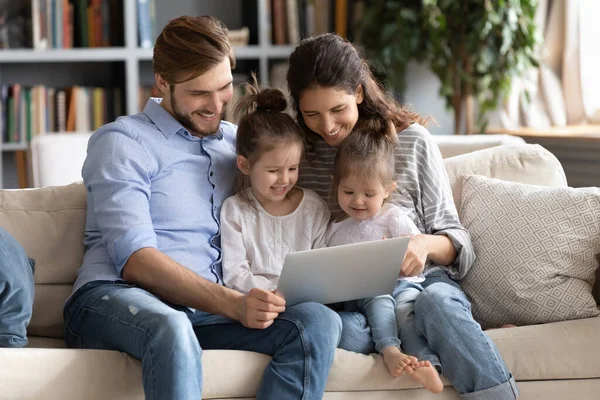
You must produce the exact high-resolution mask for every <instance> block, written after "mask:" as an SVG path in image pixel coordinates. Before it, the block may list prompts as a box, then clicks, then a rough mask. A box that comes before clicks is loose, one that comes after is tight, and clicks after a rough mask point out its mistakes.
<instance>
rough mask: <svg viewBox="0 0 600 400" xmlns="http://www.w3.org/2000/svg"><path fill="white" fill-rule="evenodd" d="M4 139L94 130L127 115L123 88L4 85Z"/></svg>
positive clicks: (0, 101) (0, 120)
mask: <svg viewBox="0 0 600 400" xmlns="http://www.w3.org/2000/svg"><path fill="white" fill-rule="evenodd" d="M0 94H1V96H0V113H1V114H2V115H0V133H1V134H2V141H3V142H4V143H28V142H29V141H30V140H31V138H32V137H33V136H37V135H45V134H47V133H51V132H75V131H77V132H91V131H94V130H96V129H98V128H99V127H100V126H102V125H104V124H106V123H108V122H111V121H113V120H114V119H115V118H116V117H118V116H120V115H123V114H124V111H123V107H122V105H123V102H122V100H121V97H122V92H121V89H120V88H106V87H83V86H72V87H67V88H49V87H46V86H44V85H35V86H31V87H29V86H23V85H20V84H13V85H1V86H0Z"/></svg>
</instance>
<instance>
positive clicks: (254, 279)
mask: <svg viewBox="0 0 600 400" xmlns="http://www.w3.org/2000/svg"><path fill="white" fill-rule="evenodd" d="M302 191H303V192H304V195H303V197H302V200H301V201H300V204H299V205H298V207H297V208H296V210H294V211H293V212H292V213H291V214H288V215H284V216H274V215H271V214H269V213H268V212H267V211H265V209H264V208H263V207H262V206H261V205H260V203H259V202H258V201H257V200H256V198H255V197H254V196H253V195H252V192H251V190H250V189H247V194H248V197H249V198H250V200H251V201H252V203H253V204H254V207H253V206H252V205H251V204H248V202H246V201H245V200H243V199H242V198H241V197H240V196H238V195H235V196H232V197H229V198H228V199H226V200H225V202H224V203H223V207H222V208H221V248H222V249H223V282H224V283H225V285H226V286H227V287H230V288H232V289H235V290H237V291H239V292H242V293H247V292H248V291H250V289H252V288H255V287H258V288H261V289H264V290H269V291H270V290H274V289H275V288H276V287H277V283H278V281H279V275H280V274H281V268H282V267H283V261H284V259H285V256H286V255H287V254H288V253H290V252H293V251H302V250H310V249H316V248H321V247H325V234H326V232H327V225H328V222H329V219H330V216H331V214H330V212H329V208H328V207H327V204H326V203H325V201H323V199H321V197H319V195H318V194H316V193H315V192H313V191H312V190H308V189H302Z"/></svg>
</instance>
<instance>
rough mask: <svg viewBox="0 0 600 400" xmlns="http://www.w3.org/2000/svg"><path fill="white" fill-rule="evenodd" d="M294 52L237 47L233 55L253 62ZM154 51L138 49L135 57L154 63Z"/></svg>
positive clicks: (279, 47)
mask: <svg viewBox="0 0 600 400" xmlns="http://www.w3.org/2000/svg"><path fill="white" fill-rule="evenodd" d="M292 51H294V46H270V45H267V46H256V45H250V46H235V47H234V48H233V53H234V54H235V57H236V58H237V59H238V60H252V59H259V58H262V57H268V58H288V57H289V56H290V54H292ZM152 55H153V50H152V49H138V50H136V51H135V57H136V58H137V59H138V60H141V61H152Z"/></svg>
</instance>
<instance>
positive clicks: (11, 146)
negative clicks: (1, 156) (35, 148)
mask: <svg viewBox="0 0 600 400" xmlns="http://www.w3.org/2000/svg"><path fill="white" fill-rule="evenodd" d="M0 148H2V151H19V150H27V149H29V145H28V144H27V143H2V144H1V145H0Z"/></svg>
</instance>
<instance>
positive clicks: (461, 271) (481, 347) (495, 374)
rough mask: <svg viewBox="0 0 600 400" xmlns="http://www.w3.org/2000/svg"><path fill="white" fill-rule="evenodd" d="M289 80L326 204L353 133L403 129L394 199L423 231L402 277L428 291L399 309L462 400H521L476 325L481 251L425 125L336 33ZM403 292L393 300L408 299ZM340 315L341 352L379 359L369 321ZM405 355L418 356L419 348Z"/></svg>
mask: <svg viewBox="0 0 600 400" xmlns="http://www.w3.org/2000/svg"><path fill="white" fill-rule="evenodd" d="M287 81H288V86H289V90H290V93H291V96H292V101H293V104H294V107H295V110H296V112H297V118H298V123H299V125H300V127H301V128H302V129H303V132H304V134H305V135H306V141H307V159H308V160H307V161H306V163H305V165H303V166H302V167H301V169H300V170H301V176H300V179H299V184H300V185H301V186H303V187H306V188H309V189H312V190H314V191H316V192H317V193H319V194H320V195H321V196H323V197H325V198H327V195H328V193H329V191H330V186H331V176H332V171H333V161H334V158H335V154H336V147H337V146H339V145H340V144H341V143H342V142H343V141H344V140H345V139H346V138H347V137H348V136H349V135H350V134H352V129H353V128H354V126H355V125H356V123H357V121H358V120H359V119H360V118H376V119H381V120H382V123H385V122H386V121H391V122H392V123H393V124H394V125H395V127H396V131H397V133H398V145H397V146H396V149H395V152H394V155H395V161H396V176H395V179H396V183H397V184H398V190H397V191H396V192H395V193H394V195H393V197H392V201H393V202H394V203H395V204H398V205H400V206H403V207H406V208H409V209H410V210H412V213H411V217H412V219H413V220H414V222H415V224H416V225H417V227H418V228H419V230H420V231H421V232H424V233H423V234H420V235H416V236H414V237H413V238H412V239H411V241H410V244H409V247H408V250H407V253H406V257H405V259H404V261H403V263H402V267H401V275H403V276H415V275H418V274H419V273H421V272H423V273H424V274H425V276H426V279H425V281H424V282H423V283H422V284H421V285H422V291H420V293H418V296H413V297H414V298H416V300H415V301H414V313H413V312H412V311H406V310H404V309H402V308H398V307H397V308H396V313H407V315H405V316H404V317H403V318H402V319H403V320H404V321H406V322H405V323H412V324H414V328H415V329H416V331H417V332H418V333H419V334H420V335H421V336H422V337H423V338H424V340H426V342H427V345H428V346H429V348H431V350H432V352H433V353H435V354H437V357H434V359H430V360H429V361H431V363H432V364H433V365H434V366H436V368H437V369H438V371H439V372H440V373H442V372H443V374H444V376H446V377H447V378H448V379H449V380H450V382H451V383H452V384H453V386H454V387H455V388H456V390H457V391H458V392H459V393H460V394H468V397H469V398H470V399H514V398H516V397H517V396H518V390H517V388H516V384H515V382H514V379H513V378H512V375H511V374H510V372H509V371H508V369H507V368H506V366H505V365H504V362H503V361H502V358H501V357H500V354H499V353H498V351H497V349H496V347H495V346H494V344H493V342H492V341H491V340H490V339H489V337H488V336H487V335H485V334H484V333H483V332H482V330H481V327H480V326H479V324H478V323H477V322H475V321H474V320H473V317H472V315H471V306H470V303H469V301H468V299H467V297H466V295H465V294H464V292H463V291H462V290H461V289H460V286H459V285H458V283H456V280H458V279H461V278H462V277H463V276H464V275H465V274H466V273H467V271H468V270H469V268H470V267H471V266H472V265H473V261H474V259H475V254H474V251H473V246H472V244H471V240H470V237H469V234H468V233H467V232H466V230H465V229H464V228H463V227H462V225H461V224H460V221H459V219H458V215H457V212H456V207H455V205H454V202H453V200H452V193H451V191H450V186H449V184H448V178H447V175H446V170H445V168H444V164H443V161H442V157H441V155H440V152H439V149H438V148H437V146H436V144H435V143H434V142H433V140H432V139H431V135H430V134H429V132H428V131H427V130H426V129H425V128H424V127H423V126H422V124H423V123H424V120H423V119H422V118H421V117H419V116H418V115H417V114H415V113H413V112H411V111H409V110H407V109H404V108H402V107H400V106H399V105H397V103H396V102H395V101H394V100H393V99H392V98H390V97H389V96H388V95H386V93H385V92H384V91H383V90H382V88H381V87H380V86H379V85H378V84H377V83H376V81H375V80H374V78H373V75H372V74H371V72H370V70H369V66H368V63H367V62H366V60H365V59H364V58H363V57H362V56H361V55H360V54H359V53H358V51H357V50H356V48H354V46H353V45H352V44H351V43H349V42H348V41H346V40H344V39H342V38H341V37H339V36H337V35H335V34H326V35H321V36H317V37H313V38H309V39H306V40H304V41H303V42H302V43H301V44H300V45H299V46H298V47H297V48H296V49H295V50H294V52H293V53H292V55H291V56H290V60H289V71H288V75H287ZM330 208H331V210H332V217H333V218H335V217H336V216H337V215H339V213H340V210H339V206H338V205H337V204H331V203H330ZM414 290H418V289H414ZM403 293H404V292H403ZM403 293H394V296H395V297H396V298H397V299H399V300H401V297H399V296H402V295H403ZM399 303H400V302H399ZM404 304H406V302H404ZM411 308H412V307H411ZM341 316H342V320H343V322H344V332H343V334H342V340H341V343H340V347H341V348H344V349H346V350H351V351H356V352H362V353H369V352H372V351H373V346H372V343H371V340H370V333H369V330H368V328H367V327H366V322H365V319H364V316H361V315H357V314H356V313H353V314H348V313H346V314H344V313H342V314H341ZM401 339H402V338H401ZM404 350H405V351H406V352H407V353H408V354H411V355H414V356H416V357H417V358H419V354H412V352H411V349H410V348H404Z"/></svg>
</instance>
